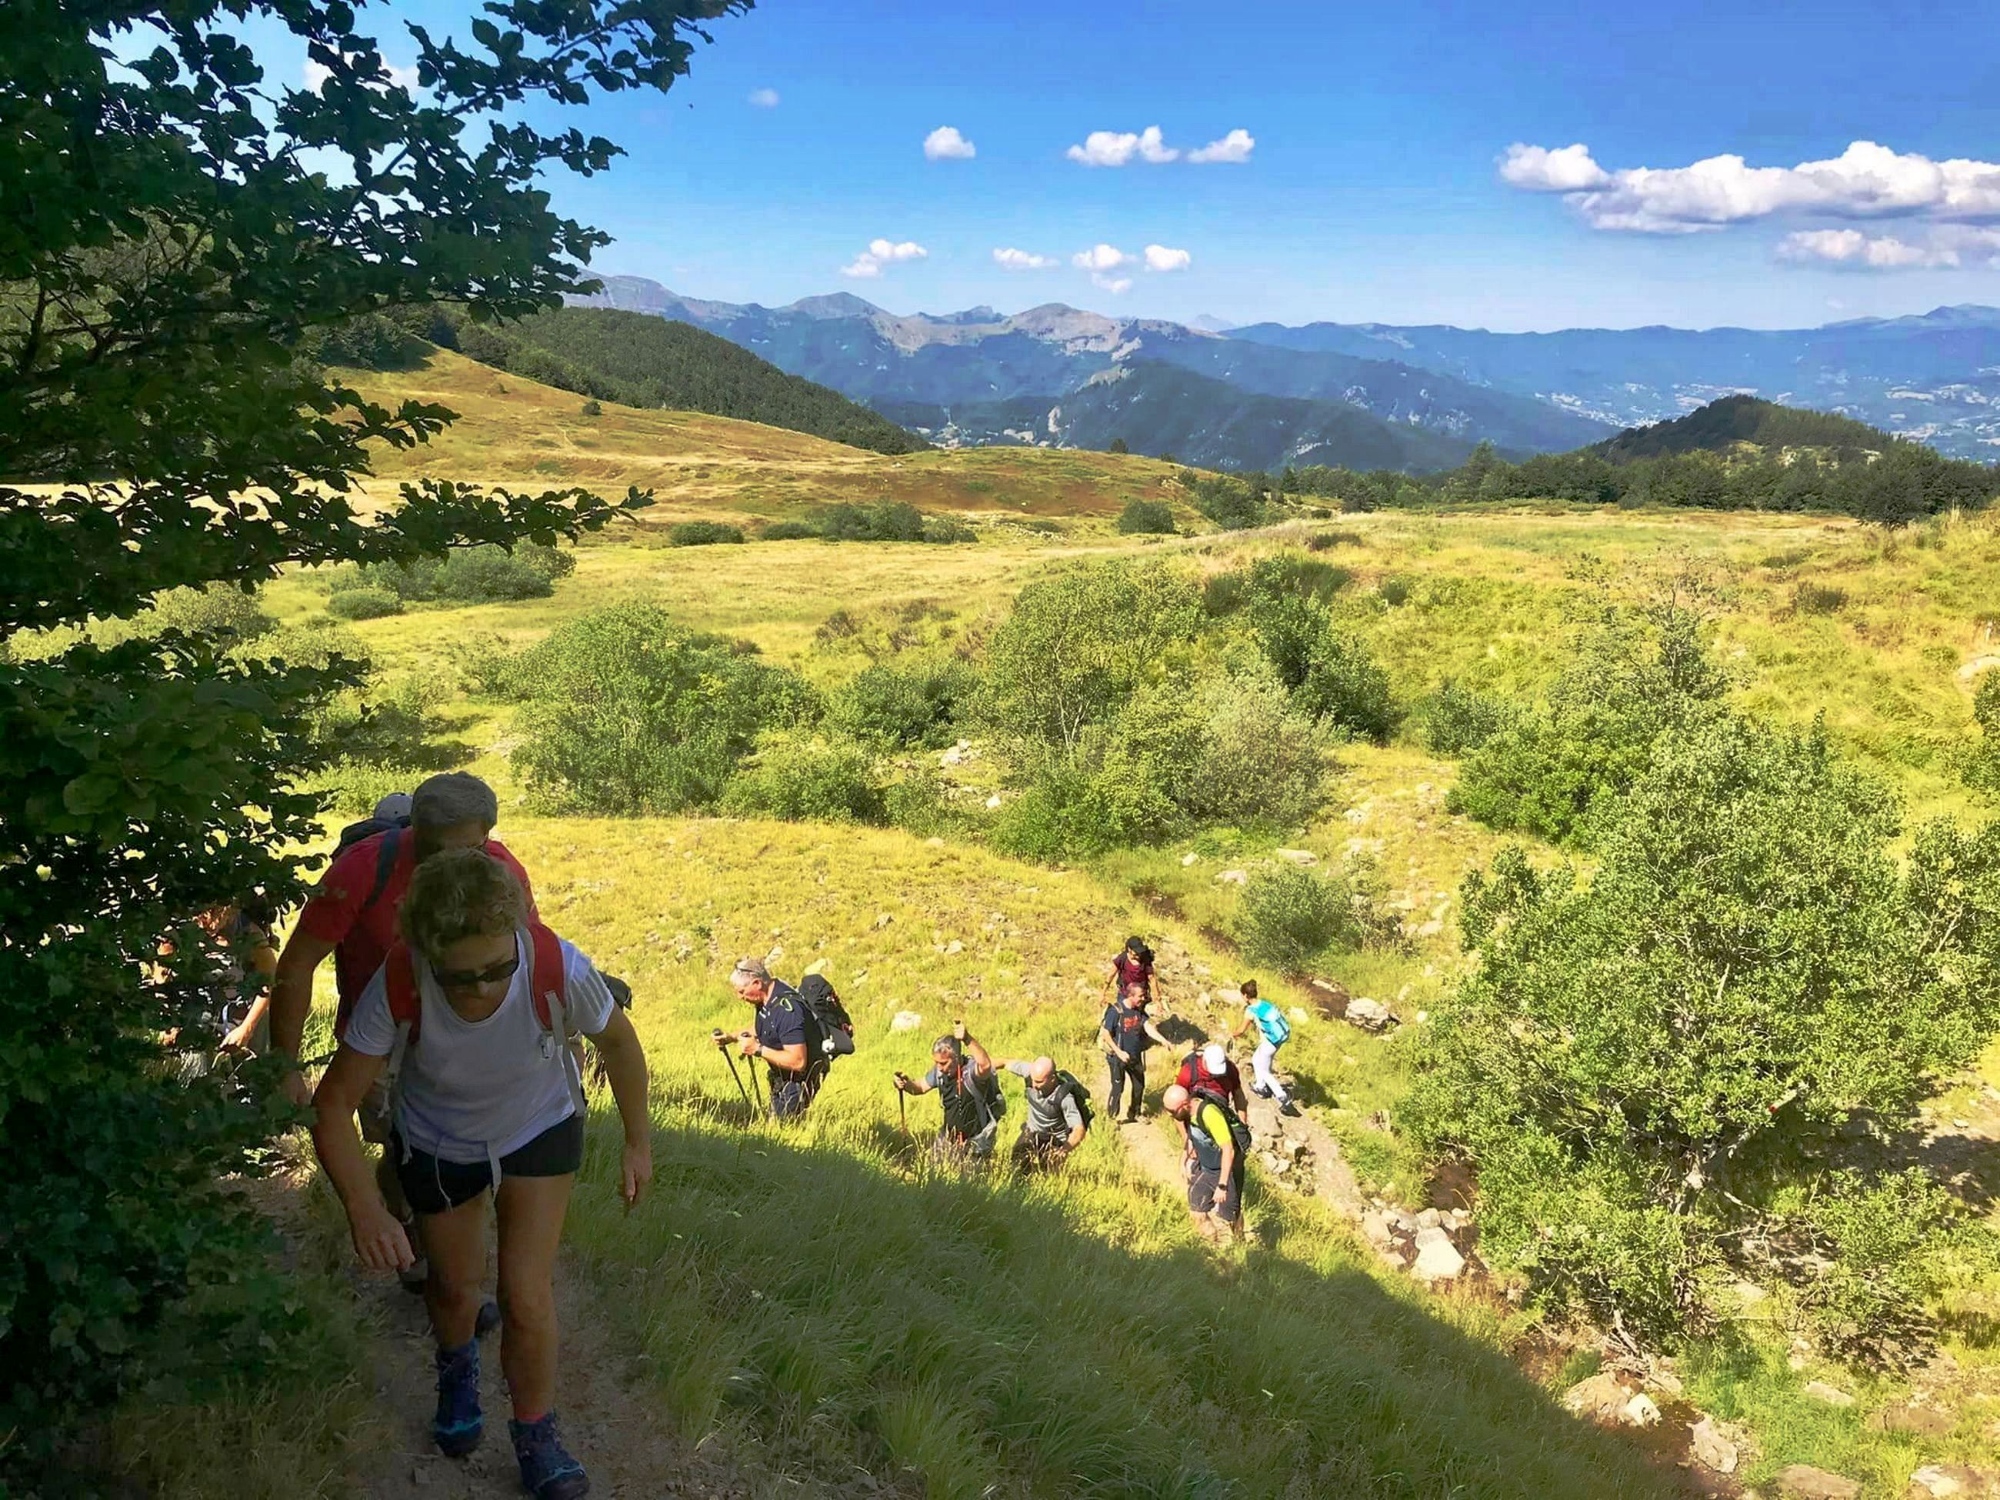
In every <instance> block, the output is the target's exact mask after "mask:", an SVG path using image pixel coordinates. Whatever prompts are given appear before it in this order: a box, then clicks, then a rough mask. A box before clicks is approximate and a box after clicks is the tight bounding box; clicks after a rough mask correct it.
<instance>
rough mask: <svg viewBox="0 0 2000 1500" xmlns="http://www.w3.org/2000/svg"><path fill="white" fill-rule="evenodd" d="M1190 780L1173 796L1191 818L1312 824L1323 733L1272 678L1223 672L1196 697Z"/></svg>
mask: <svg viewBox="0 0 2000 1500" xmlns="http://www.w3.org/2000/svg"><path fill="white" fill-rule="evenodd" d="M1202 713H1203V718H1204V729H1203V736H1202V744H1201V755H1200V760H1199V763H1198V766H1197V769H1196V771H1195V774H1194V776H1193V778H1192V779H1191V780H1190V781H1189V782H1187V783H1186V784H1184V785H1183V786H1182V787H1180V788H1179V789H1177V795H1178V797H1179V799H1180V801H1181V802H1182V805H1183V806H1185V807H1186V808H1187V810H1188V812H1189V813H1190V814H1191V815H1192V816H1193V817H1194V818H1195V819H1196V820H1197V821H1202V822H1211V823H1226V824H1230V825H1232V826H1234V827H1237V828H1262V829H1270V830H1282V829H1289V828H1296V827H1299V826H1300V825H1302V824H1305V823H1308V822H1310V821H1311V820H1312V816H1313V814H1314V813H1315V812H1316V811H1317V810H1318V808H1319V803H1320V798H1321V795H1322V789H1323V787H1324V784H1325V779H1326V736H1325V734H1324V733H1323V731H1322V730H1321V729H1320V727H1319V726H1318V725H1317V724H1315V723H1314V722H1313V721H1312V719H1311V718H1310V717H1308V716H1307V715H1305V714H1303V713H1301V712H1299V711H1298V710H1297V709H1296V708H1295V707H1294V706H1293V705H1292V703H1291V700H1290V699H1289V698H1287V697H1286V695H1285V690H1284V689H1283V688H1282V687H1280V686H1279V685H1278V684H1277V683H1276V682H1275V681H1274V680H1270V679H1267V678H1259V677H1256V676H1251V675H1247V674H1235V673H1233V674H1231V675H1229V676H1227V677H1223V678H1220V679H1218V680H1217V681H1216V682H1214V683H1212V684H1211V685H1210V686H1209V688H1208V690H1207V691H1206V693H1204V694H1203V701H1202Z"/></svg>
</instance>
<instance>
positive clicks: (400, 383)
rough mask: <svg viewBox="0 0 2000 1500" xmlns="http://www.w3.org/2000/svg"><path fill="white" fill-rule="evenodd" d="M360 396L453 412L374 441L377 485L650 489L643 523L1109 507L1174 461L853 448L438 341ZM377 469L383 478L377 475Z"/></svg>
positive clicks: (364, 378)
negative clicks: (656, 405)
mask: <svg viewBox="0 0 2000 1500" xmlns="http://www.w3.org/2000/svg"><path fill="white" fill-rule="evenodd" d="M353 373H354V379H353V384H354V386H355V388H356V389H358V390H360V391H361V392H362V393H363V394H364V395H367V396H369V397H370V398H371V399H375V400H381V401H385V402H387V401H396V400H403V399H410V398H416V399H420V400H424V401H435V402H439V403H442V404H443V405H445V406H448V407H450V408H451V409H452V410H453V411H456V412H458V413H459V415H460V421H459V422H458V423H457V424H456V425H455V426H453V427H452V428H451V429H450V430H448V431H447V432H446V433H445V434H444V435H443V436H442V437H440V438H439V439H437V441H435V442H433V443H431V444H429V445H427V446H425V447H423V448H418V449H415V450H408V451H398V450H390V449H384V450H380V451H378V452H377V454H376V458H375V466H376V476H377V481H378V482H377V483H376V485H375V486H374V489H375V490H376V491H377V492H378V493H382V494H393V493H394V482H395V481H399V480H403V479H411V478H416V477H419V476H422V475H429V474H438V475H448V476H449V477H451V478H453V479H457V480H462V481H474V482H480V483H488V484H510V485H517V486H527V485H536V486H549V485H572V484H579V485H585V486H588V487H591V488H593V489H596V490H599V491H600V492H602V493H606V494H614V493H622V492H623V491H624V489H625V487H626V486H627V485H638V486H639V487H640V488H642V489H651V490H653V491H654V492H655V494H656V496H657V499H658V504H657V505H656V506H655V508H654V509H653V510H651V511H648V512H647V513H646V516H645V525H647V526H649V527H650V526H658V525H663V524H665V523H668V522H671V521H676V520H684V519H687V518H688V517H690V516H699V515H724V514H726V515H728V516H731V517H744V516H750V517H770V516H775V515H780V514H785V513H789V512H795V511H798V510H801V509H803V508H805V507H808V506H811V505H818V504H825V503H828V502H832V501H854V502H874V501H879V500H907V501H909V502H910V503H911V504H913V505H916V506H917V507H918V508H919V509H922V510H926V511H943V510H951V511H974V512H992V513H996V514H1012V515H1020V516H1105V515H1116V514H1117V513H1118V511H1119V510H1121V509H1122V508H1123V507H1124V505H1125V503H1126V502H1127V501H1128V500H1132V499H1138V498H1145V499H1151V498H1156V497H1157V496H1158V495H1159V494H1160V491H1161V487H1162V485H1163V484H1165V483H1166V482H1167V480H1168V479H1169V478H1170V476H1171V475H1172V474H1173V473H1174V470H1173V468H1172V467H1171V466H1170V465H1167V464H1162V463H1156V462H1154V461H1153V460H1151V459H1145V458H1130V457H1124V456H1120V455H1114V454H1107V453H1081V452H1056V451H1052V450H1040V449H1000V448H979V449H965V450H961V451H958V452H942V451H929V452H924V453H910V454H900V455H893V456H891V455H882V454H873V453H864V452H861V451H859V450H858V449H854V448H848V447H845V446H843V445H841V444H839V443H831V442H826V441H824V440H822V439H819V438H813V437H808V436H806V435H804V434H803V433H796V432H788V431H785V430H784V429H782V428H776V427H762V426H759V425H757V424H756V423H752V422H738V421H734V420H731V419H730V418H727V417H711V416H704V415H701V414H699V413H693V412H671V411H651V410H641V409H638V408H635V407H627V406H616V405H613V404H610V403H605V404H604V414H603V415H602V416H600V417H594V418H593V417H585V416H583V415H581V407H582V404H583V403H582V401H581V399H580V398H579V397H577V396H574V395H571V394H570V393H569V392H567V391H559V390H556V389H554V388H552V387H550V386H544V385H537V384H536V383H535V382H533V381H531V380H525V379H523V378H521V377H520V376H518V375H510V374H506V373H503V372H501V371H498V370H494V369H491V368H489V367H487V366H485V365H481V364H477V363H475V362H474V361H472V360H469V359H466V358H464V357H463V356H461V355H457V354H452V353H450V352H448V351H444V350H440V351H438V352H437V353H436V354H434V355H433V356H432V357H431V358H430V360H429V361H428V362H427V363H426V365H425V366H424V367H423V368H422V369H419V370H414V371H398V372H393V373H386V374H374V373H367V372H360V371H356V372H353ZM384 481H386V483H385V482H384Z"/></svg>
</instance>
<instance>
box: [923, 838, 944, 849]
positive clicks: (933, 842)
mask: <svg viewBox="0 0 2000 1500" xmlns="http://www.w3.org/2000/svg"><path fill="white" fill-rule="evenodd" d="M924 847H925V848H926V849H942V848H943V847H944V840H943V839H941V838H937V837H935V836H933V837H931V838H927V839H925V840H924Z"/></svg>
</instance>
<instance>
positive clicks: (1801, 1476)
mask: <svg viewBox="0 0 2000 1500" xmlns="http://www.w3.org/2000/svg"><path fill="white" fill-rule="evenodd" d="M1777 1485H1778V1493H1779V1494H1780V1495H1782V1496H1785V1497H1787V1500H1856V1497H1857V1496H1858V1495H1860V1493H1861V1486H1860V1485H1859V1484H1858V1483H1856V1482H1855V1481H1854V1480H1852V1479H1846V1478H1843V1477H1842V1476H1840V1475H1838V1474H1829V1473H1828V1472H1827V1471H1826V1470H1825V1469H1815V1468H1814V1467H1813V1466H1812V1465H1811V1464H1793V1465H1792V1466H1791V1467H1790V1468H1789V1469H1782V1470H1780V1471H1779V1473H1778V1477H1777Z"/></svg>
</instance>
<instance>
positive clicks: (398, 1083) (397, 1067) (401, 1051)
mask: <svg viewBox="0 0 2000 1500" xmlns="http://www.w3.org/2000/svg"><path fill="white" fill-rule="evenodd" d="M382 983H383V987H384V988H385V989H386V990H387V992H388V1001H389V1019H390V1020H391V1021H393V1022H395V1023H396V1039H395V1041H394V1042H392V1043H390V1045H389V1061H388V1062H387V1063H386V1064H384V1065H383V1069H382V1083H383V1087H384V1088H385V1089H386V1090H387V1091H388V1094H389V1108H390V1112H391V1113H392V1114H393V1113H395V1112H396V1110H397V1108H398V1107H399V1105H400V1103H401V1100H402V1077H403V1065H404V1064H405V1063H406V1062H408V1061H409V1058H410V1047H411V1044H412V1043H414V1042H415V1041H416V1039H417V1032H418V1030H419V1029H420V1027H421V1026H422V1024H423V1019H424V1006H423V998H422V996H421V995H420V994H419V993H418V990H417V955H416V954H415V953H414V952H412V951H411V949H410V945H409V944H408V943H405V942H404V941H402V939H400V938H398V939H397V940H396V942H395V944H394V946H392V947H391V948H390V949H389V956H388V957H387V958H386V959H384V960H383V961H382ZM403 1150H404V1154H405V1155H406V1156H407V1155H408V1152H409V1143H408V1142H407V1141H406V1142H405V1143H404V1146H403Z"/></svg>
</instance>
